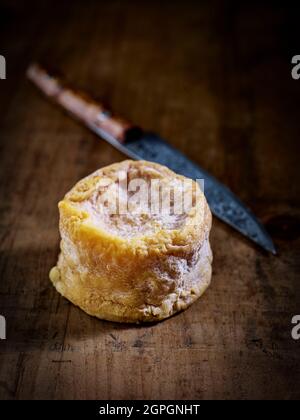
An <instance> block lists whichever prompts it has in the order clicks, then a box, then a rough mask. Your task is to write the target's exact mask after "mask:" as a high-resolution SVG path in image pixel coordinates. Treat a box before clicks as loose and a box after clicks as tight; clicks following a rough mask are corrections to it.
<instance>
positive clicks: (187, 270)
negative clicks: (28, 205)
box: [50, 161, 212, 322]
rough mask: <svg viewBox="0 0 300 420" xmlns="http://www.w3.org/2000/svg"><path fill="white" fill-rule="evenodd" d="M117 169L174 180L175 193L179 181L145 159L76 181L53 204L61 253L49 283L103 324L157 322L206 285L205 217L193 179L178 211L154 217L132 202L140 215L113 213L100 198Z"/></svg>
mask: <svg viewBox="0 0 300 420" xmlns="http://www.w3.org/2000/svg"><path fill="white" fill-rule="evenodd" d="M120 171H122V172H123V173H124V174H126V176H127V178H128V179H129V180H130V179H135V178H142V179H144V180H145V181H146V182H147V183H149V182H150V181H151V180H152V179H159V180H160V182H162V183H165V184H166V185H168V184H170V183H172V185H174V188H175V190H176V188H177V191H179V192H180V189H182V180H184V177H181V176H179V175H176V174H175V173H174V172H172V171H170V170H169V169H167V168H166V167H163V166H161V165H158V164H154V163H150V162H145V161H124V162H121V163H117V164H113V165H110V166H108V167H105V168H103V169H100V170H98V171H96V172H94V173H93V174H91V175H90V176H88V177H87V178H84V179H83V180H81V181H80V182H79V183H77V184H76V185H75V186H74V187H73V188H72V189H71V191H70V192H69V193H67V194H66V196H65V198H64V200H62V201H61V202H60V203H59V210H60V233H61V238H62V240H61V253H60V256H59V259H58V263H57V265H56V266H55V267H54V268H53V269H52V270H51V272H50V279H51V281H52V282H53V284H54V285H55V287H56V289H57V290H58V291H59V292H60V293H61V294H62V295H63V296H65V297H66V298H68V299H69V300H70V301H72V302H73V303H74V304H76V305H78V306H79V307H81V308H82V309H83V310H84V311H86V312H87V313H89V314H91V315H94V316H97V317H99V318H101V319H107V320H111V321H119V322H143V321H155V320H160V319H163V318H166V317H169V316H171V315H172V314H173V313H175V312H177V311H179V310H182V309H185V308H186V307H187V306H189V305H190V304H191V303H192V302H194V301H195V300H196V299H197V298H198V297H199V296H200V295H201V294H202V293H203V292H204V291H205V289H206V288H207V286H208V285H209V283H210V279H211V262H212V253H211V249H210V245H209V239H208V236H209V231H210V228H211V213H210V210H209V208H208V205H207V203H206V200H205V197H204V195H203V193H202V192H201V190H200V188H199V186H198V185H197V183H195V182H193V183H192V184H191V183H190V184H189V186H187V187H186V188H187V189H189V188H191V191H192V197H193V199H192V200H191V203H190V206H189V207H188V208H187V209H186V211H185V212H184V213H183V214H172V212H171V214H161V213H159V212H158V213H157V214H154V215H153V214H152V213H151V212H150V210H149V208H148V206H147V205H145V202H144V203H142V204H141V203H138V204H137V206H138V210H139V212H138V214H132V213H125V214H119V213H118V212H116V213H114V214H111V212H110V211H108V210H107V207H106V206H107V203H106V201H105V200H103V194H104V193H105V197H106V198H107V197H112V196H113V194H114V193H115V186H116V184H117V185H118V186H119V178H118V177H117V174H119V172H120ZM108 181H109V182H108ZM124 193H125V190H124ZM122 197H123V195H122V191H121V195H118V198H119V199H121V201H122ZM124 197H125V195H124ZM124 199H125V198H124ZM119 204H120V203H119ZM121 204H122V203H121ZM134 207H135V203H133V206H132V207H131V210H132V208H133V209H134V210H136V208H134ZM141 207H142V211H141Z"/></svg>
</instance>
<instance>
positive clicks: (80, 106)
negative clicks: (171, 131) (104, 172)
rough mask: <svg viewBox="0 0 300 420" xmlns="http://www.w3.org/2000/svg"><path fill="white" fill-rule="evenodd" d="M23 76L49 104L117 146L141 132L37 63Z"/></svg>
mask: <svg viewBox="0 0 300 420" xmlns="http://www.w3.org/2000/svg"><path fill="white" fill-rule="evenodd" d="M27 77H28V78H29V80H31V81H32V82H33V83H34V84H35V85H36V86H37V87H38V88H39V89H40V90H41V91H42V92H43V93H44V94H45V95H46V96H48V97H49V98H51V100H52V101H54V102H56V103H58V104H59V105H61V106H62V107H63V108H64V109H66V110H67V111H68V112H70V113H71V114H72V115H74V116H75V117H76V118H77V119H79V120H81V121H82V122H83V123H84V124H86V125H87V126H89V125H96V126H98V127H99V128H100V129H102V130H103V131H105V132H106V133H107V134H109V135H110V136H112V137H114V138H115V139H117V140H118V141H119V142H120V143H124V142H125V141H126V140H127V139H129V138H130V137H136V136H139V135H140V134H141V132H142V130H140V129H139V128H137V127H135V126H134V125H133V124H131V123H129V122H128V121H126V120H124V119H122V118H119V117H116V116H114V115H113V114H112V113H111V112H110V111H108V110H106V109H105V107H104V106H103V105H102V104H101V103H99V102H97V101H95V100H94V99H92V98H91V97H90V96H88V95H87V94H86V93H84V92H81V91H78V90H77V89H74V88H72V87H71V86H69V85H68V84H67V83H65V81H64V80H63V79H62V78H60V77H58V76H56V75H54V74H50V73H49V72H48V71H47V70H46V69H45V68H43V67H42V66H41V65H39V64H36V63H34V64H31V65H30V66H29V68H28V70H27Z"/></svg>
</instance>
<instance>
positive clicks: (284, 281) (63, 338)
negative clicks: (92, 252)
mask: <svg viewBox="0 0 300 420" xmlns="http://www.w3.org/2000/svg"><path fill="white" fill-rule="evenodd" d="M22 3H23V2H18V1H10V0H4V1H2V2H1V6H0V54H2V55H4V56H5V57H6V61H7V79H6V80H0V137H1V165H0V175H1V176H0V182H1V201H0V206H1V219H0V220H1V231H0V233H1V245H0V249H1V264H0V272H1V284H0V299H1V301H0V314H1V315H4V316H5V317H6V322H7V339H6V340H1V341H0V363H1V365H0V397H1V398H3V399H13V398H14V399H26V398H29V399H33V398H34V399H41V398H47V399H53V398H59V399H67V398H68V399H73V398H80V399H85V398H87V399H113V398H117V399H157V398H162V399H203V398H222V399H223V398H285V399H289V398H298V397H300V340H299V341H295V340H293V339H292V338H291V329H292V324H291V318H292V317H293V315H295V314H299V313H300V288H299V268H300V267H299V257H300V253H299V250H300V247H299V245H300V238H299V236H300V223H299V222H300V213H299V204H300V199H299V196H300V187H299V161H298V159H299V128H300V122H299V121H300V114H299V94H300V80H299V81H296V80H293V79H292V77H291V67H292V65H291V57H292V56H293V55H295V54H297V53H298V54H299V53H300V51H299V45H298V51H297V49H296V48H297V39H298V38H299V37H298V34H297V33H296V30H297V26H298V22H297V19H298V18H297V16H299V14H297V13H296V11H295V10H287V9H285V8H284V6H283V5H282V6H280V5H277V6H275V5H273V6H270V3H269V6H262V5H261V4H260V2H258V1H257V2H249V3H248V2H246V3H243V4H241V3H240V2H231V3H228V2H216V1H204V2H192V1H190V2H187V1H184V2H183V1H182V2H176V1H175V2H174V1H172V2H171V1H169V2H167V1H166V2H162V1H160V2H158V1H151V2H150V1H149V2H142V1H130V2H125V1H115V0H112V1H109V2H107V1H103V2H102V1H97V2H96V1H95V2H92V1H73V2H69V1H67V0H63V1H59V2H50V1H40V2H34V1H32V0H30V1H27V2H26V5H25V2H24V4H22ZM274 3H275V2H274ZM40 58H42V59H43V58H46V59H47V60H48V61H49V62H51V63H52V64H53V65H54V66H56V67H58V68H60V69H61V70H62V71H63V72H64V73H65V74H67V75H68V77H69V79H70V80H72V81H74V82H75V83H76V84H77V85H78V86H79V87H82V88H86V89H88V90H90V91H93V92H94V94H95V95H96V96H98V97H100V98H102V99H104V101H105V102H107V103H109V104H110V105H111V107H112V108H113V109H114V110H115V111H116V112H118V113H120V114H121V115H124V116H126V117H127V118H130V119H132V120H133V121H135V122H137V123H139V124H140V125H142V126H143V127H145V128H148V129H149V128H150V129H153V130H155V131H157V132H159V133H160V134H161V135H162V136H163V137H165V138H167V139H169V141H170V142H171V143H172V144H173V145H174V146H176V147H177V148H179V149H181V150H182V151H183V152H184V153H186V154H187V155H188V156H189V157H191V158H193V159H194V160H195V161H196V162H197V163H198V164H200V165H202V166H203V167H204V168H206V169H207V170H209V171H210V172H211V173H213V174H214V175H215V176H216V177H217V178H218V179H220V180H221V181H222V182H224V183H226V184H227V185H228V186H229V187H230V188H231V189H232V190H233V191H234V192H235V193H236V194H238V195H239V196H240V197H241V198H242V199H243V200H244V201H245V202H246V203H247V204H248V205H249V206H250V207H251V208H252V209H253V210H254V212H255V213H256V214H257V216H258V217H259V218H260V219H261V220H262V221H263V222H264V223H265V225H266V227H267V229H268V230H269V232H270V233H271V235H272V237H273V239H274V241H275V244H276V246H277V247H278V251H279V253H278V256H276V257H274V256H272V255H267V254H265V253H264V252H262V251H261V250H259V249H258V248H256V247H255V246H253V245H252V244H251V243H250V242H248V241H247V240H245V239H243V238H242V237H241V236H240V235H239V234H237V233H235V232H234V231H233V230H232V229H230V228H229V227H227V226H225V225H224V224H222V223H221V222H219V221H218V220H216V219H214V221H213V228H212V233H211V243H212V248H213V252H214V263H213V278H212V284H211V287H210V288H209V289H208V291H207V292H206V293H205V295H204V296H203V297H202V298H201V299H200V300H198V301H197V302H196V303H195V304H194V305H192V307H191V308H189V309H188V310H187V311H185V312H183V313H181V314H179V315H177V316H174V317H173V318H171V319H169V320H166V321H164V322H162V323H159V324H157V325H151V326H147V327H144V326H131V325H125V324H124V325H121V324H115V323H111V322H105V321H100V320H97V319H94V318H92V317H89V316H88V315H86V314H85V313H84V312H82V311H81V310H80V309H78V308H77V307H75V306H73V305H72V304H70V303H69V302H68V301H67V300H65V299H63V298H62V297H61V296H60V295H59V294H58V293H57V292H56V291H55V290H54V288H53V287H52V285H51V284H50V282H49V280H48V272H49V270H50V268H51V267H52V266H53V265H54V264H55V261H56V258H57V255H58V251H59V233H58V210H57V202H58V201H59V200H60V199H61V198H62V197H63V195H64V194H65V193H66V192H67V191H68V190H69V189H70V187H71V186H72V185H73V184H74V183H75V182H76V181H78V180H79V179H80V178H82V177H83V176H85V175H87V174H89V173H91V172H92V171H94V170H96V169H97V168H99V167H102V166H104V165H108V164H110V163H113V162H117V161H120V160H122V159H124V156H123V155H122V154H121V153H119V152H117V151H116V150H114V149H113V148H112V147H111V146H110V145H108V144H106V143H105V142H104V141H102V140H100V139H98V138H97V137H96V136H95V135H93V134H91V133H89V132H88V131H87V130H86V129H85V128H84V127H82V126H80V125H79V124H77V123H76V122H74V121H73V120H72V119H70V118H68V117H67V116H66V115H64V114H63V113H62V112H61V110H60V109H58V108H57V107H55V106H54V105H52V104H50V103H49V102H47V101H46V100H45V99H44V98H43V97H42V96H41V95H40V94H39V93H38V92H37V90H36V89H35V88H34V87H33V86H32V85H30V83H29V82H28V81H27V80H26V78H25V76H24V74H25V70H26V67H27V66H28V64H29V63H30V62H31V61H32V60H34V59H40Z"/></svg>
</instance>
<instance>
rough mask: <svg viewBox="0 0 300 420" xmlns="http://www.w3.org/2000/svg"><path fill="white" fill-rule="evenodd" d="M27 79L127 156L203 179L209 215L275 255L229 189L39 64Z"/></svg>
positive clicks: (261, 228) (259, 225) (265, 236)
mask: <svg viewBox="0 0 300 420" xmlns="http://www.w3.org/2000/svg"><path fill="white" fill-rule="evenodd" d="M27 76H28V78H29V79H30V80H31V81H32V82H33V83H34V84H35V85H36V86H37V87H38V88H39V89H40V90H41V91H42V92H43V93H44V94H45V95H46V96H48V97H49V98H51V99H52V101H54V102H55V103H57V104H59V105H60V106H62V107H63V108H64V109H65V110H67V111H68V112H69V113H70V114H71V115H72V116H73V117H75V118H76V119H78V120H80V121H81V122H83V123H84V124H85V125H86V126H87V127H88V128H89V129H90V130H92V131H93V132H94V133H96V134H97V135H98V136H100V137H101V138H103V139H104V140H106V141H107V142H109V143H110V144H111V145H112V146H114V147H115V148H117V149H118V150H120V151H121V152H123V153H124V154H125V155H127V156H128V157H130V158H132V159H143V160H149V161H153V162H157V163H160V164H162V165H165V166H167V167H169V168H170V169H172V170H173V171H175V172H177V173H179V174H181V175H184V176H186V177H188V178H192V179H197V180H204V194H205V196H206V199H207V201H208V204H209V206H210V209H211V211H212V213H213V214H214V215H215V216H216V217H218V218H219V219H220V220H222V221H223V222H225V223H227V224H228V225H230V226H231V227H233V228H234V229H236V230H237V231H238V232H240V233H241V234H243V235H244V236H246V237H247V238H249V239H251V240H252V241H253V242H255V243H256V244H258V245H259V246H261V247H262V248H263V249H265V250H267V251H269V252H271V253H273V254H274V255H275V254H276V249H275V246H274V244H273V241H272V239H271V237H270V236H269V234H268V233H267V231H266V229H265V228H264V226H263V225H262V223H261V222H259V220H258V219H257V218H256V217H255V215H254V214H253V213H252V211H251V210H250V209H249V208H248V207H247V206H245V205H244V204H243V203H242V202H241V200H240V199H239V198H238V197H236V195H235V194H234V193H233V192H232V191H231V190H230V189H229V188H227V187H226V186H225V185H223V184H222V183H220V182H219V181H218V180H217V179H216V178H215V177H213V176H212V175H210V174H209V173H208V172H206V171H205V170H204V169H202V168H201V167H200V166H199V165H197V164H196V163H194V162H192V161H191V160H189V159H188V158H187V157H186V156H184V155H183V154H182V153H181V152H180V151H178V150H177V149H175V148H174V147H173V146H171V145H170V144H169V143H167V142H166V141H164V140H163V139H161V138H160V137H159V136H158V135H156V134H155V133H151V132H144V131H143V130H141V129H140V128H139V127H136V126H134V125H133V124H131V123H129V122H127V121H125V120H124V119H121V118H119V117H116V116H114V115H113V114H111V113H110V112H108V111H107V110H106V109H105V107H103V106H102V105H101V104H100V103H99V102H96V101H94V100H93V99H92V98H91V97H89V96H88V95H86V94H85V93H82V92H79V91H78V90H75V89H74V88H71V87H70V86H69V85H68V84H66V83H65V81H64V80H63V79H62V78H61V77H59V76H58V75H56V74H55V73H49V72H48V71H47V70H46V69H45V68H43V67H42V66H40V65H39V64H32V65H31V66H30V67H29V68H28V70H27Z"/></svg>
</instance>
